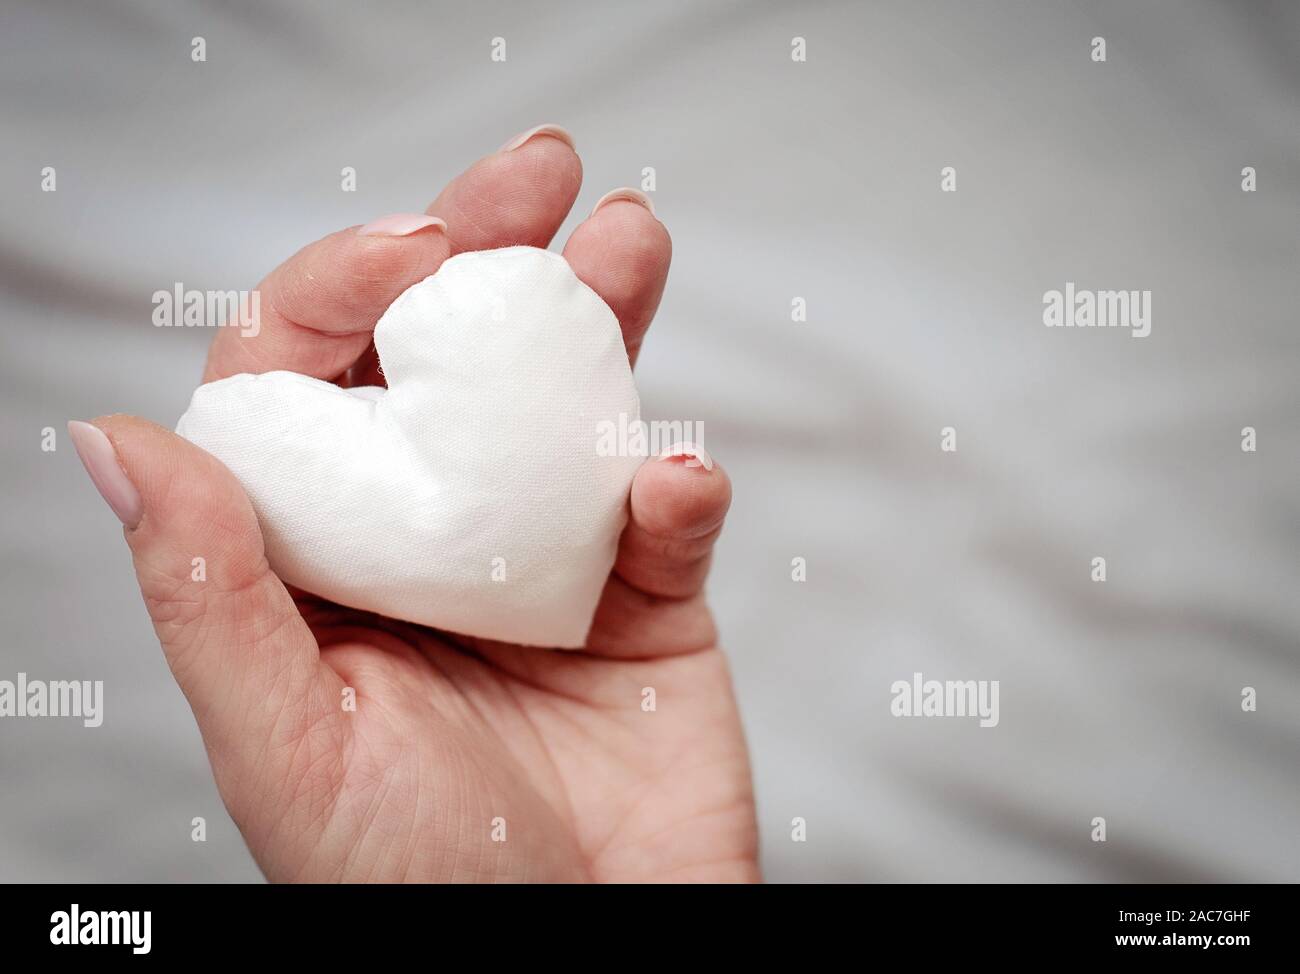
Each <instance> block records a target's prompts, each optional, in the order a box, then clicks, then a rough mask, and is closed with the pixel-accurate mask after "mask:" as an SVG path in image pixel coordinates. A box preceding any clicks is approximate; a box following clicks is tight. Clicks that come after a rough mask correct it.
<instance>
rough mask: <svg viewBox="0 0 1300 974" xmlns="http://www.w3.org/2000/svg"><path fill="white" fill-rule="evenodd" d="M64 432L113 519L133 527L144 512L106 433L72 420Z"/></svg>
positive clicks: (137, 494) (87, 424)
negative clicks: (112, 514)
mask: <svg viewBox="0 0 1300 974" xmlns="http://www.w3.org/2000/svg"><path fill="white" fill-rule="evenodd" d="M68 435H69V436H71V437H72V445H73V446H74V447H76V448H77V456H79V457H81V463H82V465H83V466H84V467H85V468H86V473H88V474H90V480H91V483H93V484H94V485H95V489H96V490H98V491H99V494H100V496H101V497H103V498H104V500H106V501H107V502H108V506H109V507H111V508H112V509H113V513H114V514H116V515H117V519H118V520H119V521H121V522H122V523H123V524H125V525H126V526H127V527H128V528H134V527H135V526H136V525H137V524H139V523H140V516H141V515H142V514H143V513H144V512H143V510H142V509H141V505H140V492H139V491H138V490H136V489H135V484H133V483H131V481H129V480H128V479H127V477H126V471H124V470H123V469H122V465H121V464H120V463H118V462H117V451H115V450H114V449H113V443H112V441H111V440H110V439H109V438H108V435H107V434H106V433H105V432H104V431H103V430H102V429H100V428H99V427H98V426H92V425H91V424H90V423H82V422H79V421H78V420H75V419H74V420H72V422H70V423H68Z"/></svg>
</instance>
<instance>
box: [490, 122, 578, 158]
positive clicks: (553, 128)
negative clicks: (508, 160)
mask: <svg viewBox="0 0 1300 974" xmlns="http://www.w3.org/2000/svg"><path fill="white" fill-rule="evenodd" d="M538 135H550V136H553V137H554V138H557V139H559V140H560V141H561V142H563V143H564V144H565V145H567V146H568V147H569V148H570V149H573V150H575V151H576V150H577V148H578V147H577V146H576V145H574V143H573V136H572V135H570V134H569V130H568V129H566V128H564V127H562V126H560V125H539V126H537V127H536V128H531V129H529V130H528V131H527V132H520V133H519V134H518V135H516V136H515V137H514V138H513V139H511V140H510V141H509V142H507V143H506V144H505V145H503V146H502V147H501V148H500V149H498V150H497V151H498V152H514V151H515V150H516V149H518V148H519V147H520V146H521V145H523V144H524V143H525V142H527V141H528V140H529V139H532V138H534V137H536V136H538Z"/></svg>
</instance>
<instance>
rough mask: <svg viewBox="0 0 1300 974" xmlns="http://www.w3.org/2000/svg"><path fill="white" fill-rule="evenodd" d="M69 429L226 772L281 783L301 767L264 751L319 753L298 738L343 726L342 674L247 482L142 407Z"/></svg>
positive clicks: (287, 755) (214, 756)
mask: <svg viewBox="0 0 1300 974" xmlns="http://www.w3.org/2000/svg"><path fill="white" fill-rule="evenodd" d="M68 432H69V434H70V436H71V437H72V442H73V444H74V446H75V447H76V449H77V455H78V456H80V457H81V461H82V463H83V464H84V465H85V467H86V471H87V473H89V474H90V479H91V480H92V481H93V482H94V484H95V486H96V488H98V490H99V492H100V494H102V495H103V497H104V499H105V500H106V501H107V502H108V504H109V506H110V507H111V508H112V509H113V512H114V513H115V514H116V515H117V516H118V518H119V519H120V520H121V521H122V523H123V525H125V528H126V530H125V535H126V542H127V544H128V545H129V546H130V548H131V553H132V556H133V559H134V561H135V572H136V576H137V578H138V580H139V582H140V591H141V593H142V594H143V595H144V602H145V606H146V607H147V608H148V610H149V615H150V616H151V617H152V619H153V624H154V631H155V632H156V633H157V634H158V640H159V642H161V643H162V648H163V653H164V654H165V655H166V657H167V663H168V665H169V666H170V667H171V670H172V674H173V675H174V676H175V677H176V681H177V682H178V683H179V684H180V687H181V690H182V691H183V692H184V693H185V696H186V698H187V699H188V700H189V702H190V707H191V708H192V709H193V711H194V716H195V718H196V719H197V720H198V723H199V729H200V730H201V731H202V733H203V738H204V741H205V743H206V744H207V748H208V753H209V756H210V758H211V760H212V764H213V770H214V771H215V772H216V774H217V780H218V784H221V783H222V779H223V777H224V776H225V775H226V774H227V773H228V774H230V775H231V776H232V778H231V779H228V780H234V778H238V779H239V780H240V781H244V782H248V779H249V778H250V777H252V778H254V779H259V778H260V779H262V780H263V781H266V780H267V779H266V778H263V776H264V775H266V776H269V780H271V781H275V780H277V779H278V780H279V781H284V780H285V777H286V775H287V774H288V773H289V772H291V771H292V770H293V769H292V768H290V767H285V766H279V767H270V766H266V763H267V762H272V763H273V762H274V761H277V760H279V761H291V760H292V755H294V754H295V753H297V752H299V751H300V750H309V751H315V750H316V749H315V748H308V749H300V748H298V747H296V746H294V745H296V744H297V743H298V742H300V741H301V740H302V737H303V736H304V735H305V734H307V733H309V732H313V733H314V732H321V731H324V732H326V733H330V732H333V733H338V732H339V730H338V728H339V726H340V724H341V721H339V720H338V719H330V718H329V716H328V715H329V714H330V713H331V712H332V713H334V714H335V715H336V718H337V714H338V712H339V709H340V708H339V703H338V700H339V688H340V687H341V686H342V682H341V681H340V680H339V678H338V677H337V676H335V675H334V674H333V672H332V671H330V670H329V669H328V668H327V667H326V666H325V665H324V664H322V663H321V660H320V650H319V648H318V647H317V645H316V640H315V639H314V637H313V636H312V634H311V631H310V630H309V629H308V627H307V624H306V623H305V622H304V621H303V618H302V616H301V614H300V613H299V612H298V608H297V606H296V605H295V604H294V601H293V599H292V597H291V596H290V595H289V593H288V591H287V590H286V589H285V587H284V584H283V583H282V582H281V581H280V579H279V578H277V577H276V576H275V575H274V574H273V573H272V572H271V570H270V567H269V566H268V565H267V562H266V557H265V552H264V548H263V544H262V533H261V530H260V529H259V527H258V524H257V517H256V515H255V514H254V513H253V507H252V504H251V503H250V502H249V500H248V497H247V495H246V494H245V493H244V490H243V488H242V487H241V486H240V485H239V482H238V481H237V480H235V477H234V475H233V474H232V473H231V472H230V471H229V470H227V469H226V467H225V466H224V465H222V464H221V463H220V462H219V461H218V460H217V459H216V458H215V457H213V456H212V455H210V454H208V453H206V452H204V451H203V450H201V449H199V448H198V447H197V446H195V445H194V444H192V443H189V442H188V441H186V440H183V439H181V438H180V437H179V436H176V435H175V434H174V433H171V432H170V431H168V430H166V429H163V428H162V427H161V426H156V425H155V424H153V423H149V422H146V421H144V420H142V419H136V418H135V417H133V416H105V417H101V418H99V419H97V420H95V422H94V424H91V423H81V422H71V423H69V424H68ZM333 684H337V686H334V685H333ZM317 753H319V752H317ZM248 760H255V761H257V762H258V763H257V765H256V766H253V767H250V766H248V765H247V764H246V763H245V762H247V761H248ZM248 783H250V784H251V783H252V782H248ZM232 797H235V796H231V795H226V799H227V802H228V803H229V802H230V801H231V799H232Z"/></svg>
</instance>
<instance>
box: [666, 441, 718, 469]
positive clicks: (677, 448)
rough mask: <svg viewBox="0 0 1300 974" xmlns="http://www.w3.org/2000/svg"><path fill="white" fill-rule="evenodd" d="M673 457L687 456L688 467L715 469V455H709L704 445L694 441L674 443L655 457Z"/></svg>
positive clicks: (667, 458)
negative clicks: (697, 444) (698, 444)
mask: <svg viewBox="0 0 1300 974" xmlns="http://www.w3.org/2000/svg"><path fill="white" fill-rule="evenodd" d="M673 457H685V458H686V466H688V467H703V468H704V469H705V470H712V469H713V457H711V456H709V454H708V451H707V450H705V449H704V447H702V446H696V445H695V444H694V443H674V444H673V445H672V446H670V447H669V448H668V449H666V450H664V452H663V453H661V454H659V456H657V457H655V459H656V460H669V459H672V458H673Z"/></svg>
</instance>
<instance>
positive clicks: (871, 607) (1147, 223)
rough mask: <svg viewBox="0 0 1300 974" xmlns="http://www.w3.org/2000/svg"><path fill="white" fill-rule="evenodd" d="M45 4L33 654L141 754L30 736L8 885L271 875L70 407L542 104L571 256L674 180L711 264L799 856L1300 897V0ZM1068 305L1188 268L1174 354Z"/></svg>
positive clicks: (27, 363) (27, 264)
mask: <svg viewBox="0 0 1300 974" xmlns="http://www.w3.org/2000/svg"><path fill="white" fill-rule="evenodd" d="M0 20H2V23H0V54H2V56H0V132H3V150H2V151H0V174H2V175H3V179H2V180H0V195H2V198H3V211H4V218H3V220H2V221H0V296H2V300H3V308H2V318H3V329H4V331H3V334H4V350H3V351H4V353H3V355H2V356H0V375H2V376H3V380H2V388H0V394H2V395H3V407H4V408H3V410H2V411H0V423H2V424H3V431H4V442H5V448H4V449H5V453H4V457H5V459H4V463H3V464H2V465H0V483H2V484H3V491H4V494H3V496H4V518H3V528H2V531H3V535H2V537H3V545H4V549H3V550H4V554H3V572H4V575H3V581H2V584H0V606H3V621H4V629H3V636H2V637H0V678H4V679H10V680H12V679H15V678H16V676H17V673H18V672H19V671H24V672H26V673H28V674H29V676H32V677H39V678H44V679H61V678H62V679H73V678H75V679H102V680H104V681H105V684H106V685H105V695H106V703H105V720H104V725H103V726H102V727H101V728H98V729H94V730H91V729H86V728H83V727H82V726H81V724H80V722H78V721H72V720H51V719H46V720H38V719H27V720H22V719H5V720H0V879H3V880H133V881H134V880H183V879H192V880H251V879H255V878H257V876H258V872H257V870H256V868H255V866H254V864H253V863H252V861H251V859H250V858H249V856H248V855H247V853H246V852H245V851H244V848H243V844H242V842H241V840H240V837H239V835H238V833H237V831H236V830H235V828H234V827H233V825H232V823H231V822H230V820H229V819H228V818H227V816H226V815H225V813H224V811H223V809H222V806H221V802H220V799H219V797H218V795H217V793H216V790H215V788H214V787H213V785H212V781H211V777H210V775H209V771H208V767H207V761H206V758H205V756H204V752H203V748H202V746H201V742H200V738H199V734H198V731H197V730H196V728H195V726H194V723H193V720H192V718H191V716H190V714H189V710H188V707H187V705H186V703H185V701H184V699H183V698H182V696H181V694H180V692H179V691H178V690H177V689H176V687H175V686H174V684H173V682H172V680H171V678H170V676H169V674H168V673H167V671H166V668H165V666H164V664H163V660H162V656H161V653H160V652H159V650H158V648H157V646H156V644H155V642H154V639H153V635H152V632H151V628H150V625H149V623H148V620H147V618H146V616H145V612H144V610H143V608H142V606H141V604H140V598H139V595H138V592H137V589H136V584H135V580H134V578H133V577H132V574H131V571H130V564H129V559H128V556H127V551H126V547H125V545H124V544H123V542H122V540H121V538H120V532H119V528H118V526H117V525H116V523H115V522H114V519H113V517H112V515H111V514H110V513H109V512H108V511H107V510H106V509H105V508H104V505H103V504H102V503H101V501H100V500H99V499H98V498H97V497H96V496H94V494H93V491H92V489H91V487H90V485H89V483H88V482H87V480H86V478H85V477H84V475H83V474H82V473H81V471H80V469H79V468H78V464H77V460H76V458H75V456H74V454H73V451H72V449H71V445H70V443H69V442H68V441H67V439H66V438H63V439H61V441H60V445H59V448H58V450H57V451H56V452H54V453H43V452H41V449H40V437H41V430H42V428H44V427H47V426H51V427H55V428H57V429H59V430H60V431H62V426H63V423H64V421H65V420H66V419H68V418H70V417H74V418H75V417H80V418H88V417H91V416H94V415H96V414H99V413H102V412H114V411H129V412H132V413H137V414H140V415H143V416H147V417H150V418H152V419H154V420H157V421H159V422H162V423H164V424H171V423H174V422H175V420H176V418H177V417H178V416H179V415H180V413H181V412H182V410H183V409H184V408H185V405H186V403H187V402H188V399H189V395H190V392H191V391H192V388H193V385H194V383H195V382H196V381H197V378H198V376H199V372H200V366H201V361H202V357H203V354H204V348H205V345H206V343H207V341H208V339H209V338H210V334H208V333H205V331H204V330H202V329H190V330H186V329H159V328H155V327H153V325H152V324H151V322H150V312H151V310H152V306H151V304H150V298H151V295H152V293H153V292H154V291H155V290H159V289H169V288H172V287H173V286H174V285H175V284H176V283H177V282H183V283H184V284H185V286H186V287H192V288H198V289H209V288H211V289H222V290H225V289H232V288H251V287H253V286H254V285H255V284H256V283H257V282H258V281H259V280H260V278H261V277H262V275H263V274H264V273H265V272H266V271H268V270H269V269H270V268H271V267H273V266H274V265H275V264H276V263H278V262H279V261H280V260H281V259H283V258H284V257H286V256H287V255H289V254H290V253H291V252H292V251H294V250H295V249H297V248H298V247H299V246H300V245H302V244H303V243H305V242H307V241H309V240H313V239H315V238H317V237H319V236H322V235H324V234H325V233H327V232H329V231H332V230H334V229H336V228H339V227H342V226H346V225H349V224H357V223H361V222H364V221H366V220H369V219H372V218H374V217H377V216H380V215H382V214H384V213H389V212H392V211H396V210H411V209H414V210H417V211H418V210H420V209H422V208H423V206H424V205H425V204H426V203H427V202H428V201H429V200H430V199H432V197H433V196H434V195H436V193H437V192H438V190H439V188H440V187H441V185H442V184H443V183H444V182H445V181H446V180H447V179H449V178H450V177H452V176H453V175H454V174H455V173H456V172H458V171H459V170H460V169H461V168H462V167H464V166H465V165H466V164H467V163H469V162H470V161H471V160H472V159H474V158H476V157H477V156H479V155H481V154H484V153H487V152H489V151H492V150H493V149H495V148H496V147H497V146H498V145H499V144H501V143H502V142H504V141H505V140H506V139H507V138H508V137H510V136H511V135H513V134H514V133H516V132H518V131H521V130H523V129H525V128H528V127H530V126H532V125H536V124H539V123H541V122H558V123H560V124H563V125H566V126H568V127H569V128H570V129H571V130H572V131H573V132H574V133H575V135H576V137H577V140H578V147H579V150H580V152H581V154H582V157H583V162H584V165H585V167H586V184H585V187H584V190H583V194H582V196H581V197H580V199H579V202H578V206H577V209H576V211H575V215H574V217H573V218H571V219H570V221H569V223H568V224H567V225H566V228H565V230H564V231H562V236H563V235H566V234H567V232H568V231H569V230H570V229H571V228H572V226H573V225H575V223H576V221H577V219H578V217H579V216H580V215H585V213H586V211H587V209H589V208H590V206H591V204H592V203H593V202H594V201H595V200H596V199H597V198H598V197H599V196H600V195H601V194H602V193H604V192H605V191H606V190H608V189H611V188H613V187H616V186H622V185H638V184H639V183H640V180H641V177H642V171H643V169H644V168H645V167H654V170H655V174H656V179H657V185H656V190H655V193H654V199H655V202H656V205H657V207H658V211H659V214H660V216H661V217H662V218H663V219H664V221H665V222H666V223H667V225H668V227H669V228H670V230H671V232H672V234H673V238H674V243H675V257H674V268H673V273H672V277H671V280H670V283H669V288H668V292H667V295H666V298H665V300H664V304H663V308H662V311H661V312H660V314H659V318H658V321H657V323H656V325H655V327H654V329H653V331H652V332H651V335H650V338H649V341H648V344H647V345H646V348H645V352H644V354H643V356H642V358H641V361H640V363H639V364H638V369H637V375H638V382H639V385H640V388H641V391H642V396H643V406H644V415H645V416H646V417H647V418H662V419H682V420H696V421H702V422H703V423H704V427H705V445H706V447H707V448H708V449H709V450H710V451H711V452H712V453H713V454H714V455H715V456H716V457H717V458H718V459H719V460H720V461H721V462H722V463H723V464H724V465H726V466H727V468H728V469H729V470H730V472H731V474H732V476H733V478H734V480H735V485H736V500H735V506H734V508H733V511H732V515H731V518H730V523H729V525H728V528H727V531H726V534H725V537H724V541H723V543H722V546H721V549H720V551H719V554H718V558H717V562H716V565H715V570H714V575H713V581H712V593H713V601H714V604H715V606H716V610H717V614H718V616H719V620H720V623H721V627H722V632H723V633H724V635H725V640H726V644H727V646H728V647H729V649H730V653H731V658H732V660H733V665H734V670H735V676H736V681H737V685H738V691H739V696H740V701H741V705H742V710H743V715H744V719H745V725H746V728H747V732H748V735H749V741H750V744H751V747H752V751H753V758H754V769H755V774H756V783H757V789H758V802H759V814H760V821H761V825H762V828H763V854H764V860H765V866H766V870H767V875H768V876H769V877H770V878H771V879H774V880H940V879H943V880H958V881H961V880H976V879H991V880H1075V879H1078V880H1104V879H1111V880H1175V881H1177V880H1202V879H1206V880H1208V879H1219V880H1292V881H1294V880H1297V879H1300V827H1298V825H1297V820H1298V818H1300V816H1298V815H1297V813H1298V812H1300V776H1298V775H1297V774H1296V769H1297V765H1298V761H1297V755H1298V753H1300V748H1298V745H1300V600H1297V598H1296V591H1297V583H1298V582H1300V568H1298V567H1297V566H1298V564H1300V557H1298V555H1297V542H1298V541H1300V510H1298V505H1297V487H1300V478H1298V477H1297V474H1298V473H1300V462H1298V459H1297V458H1298V457H1300V434H1298V433H1297V424H1298V423H1300V405H1298V399H1300V396H1298V394H1297V388H1296V385H1297V373H1298V371H1300V337H1298V329H1297V325H1298V322H1297V317H1298V315H1297V307H1300V301H1298V299H1300V274H1297V256H1298V250H1300V247H1298V238H1297V213H1300V152H1297V143H1298V133H1300V7H1298V6H1296V5H1294V4H1289V3H1275V4H1268V3H1242V4H1226V3H1207V2H1193V3H1172V2H1171V3H1143V4H1131V3H1120V2H1115V3H1101V4H1076V3H1070V4H1064V3H1041V4H1039V3H1017V2H1004V3H958V2H953V3H923V4H917V3H903V2H897V3H888V4H849V3H843V4H799V5H797V6H796V5H793V4H792V5H789V6H783V5H777V4H772V3H767V4H760V3H676V4H666V3H665V4H638V5H631V4H626V5H623V4H592V5H590V7H589V8H588V9H583V8H582V7H580V6H578V5H572V4H565V3H551V4H545V5H537V4H532V5H527V6H525V5H522V4H521V5H518V7H517V8H512V7H510V6H505V5H501V6H498V5H493V4H477V3H476V4H472V5H471V4H465V5H459V6H457V7H455V8H453V7H451V6H450V5H448V6H447V7H446V8H440V5H438V4H433V3H410V4H394V3H366V4H337V5H326V4H319V3H306V2H302V3H295V4H275V5H269V4H254V3H245V4H215V3H213V4H194V3H174V2H166V3H164V2H156V3H104V4H71V3H50V2H42V3H35V2H32V3H24V4H14V3H6V4H5V5H4V8H3V11H0ZM195 36H202V37H204V38H205V39H206V42H207V61H206V63H203V64H195V63H194V62H192V61H191V59H190V49H191V47H190V41H191V38H192V37H195ZM497 36H500V37H504V38H505V39H506V42H507V58H508V60H507V61H506V62H505V63H494V62H493V61H492V60H491V59H490V57H489V54H490V45H491V41H492V38H493V37H497ZM795 36H801V37H805V38H806V39H807V52H808V55H807V56H808V59H807V61H806V62H805V63H796V62H794V61H792V60H791V57H790V51H791V38H793V37H795ZM1095 36H1103V37H1105V38H1106V41H1107V61H1106V62H1105V63H1104V64H1099V63H1095V62H1093V61H1092V60H1091V59H1090V57H1089V52H1090V49H1091V47H1090V45H1091V39H1092V38H1093V37H1095ZM46 166H53V167H55V169H56V171H57V187H58V188H57V192H55V193H42V192H41V191H40V177H41V170H42V169H43V167H46ZM345 166H352V167H355V168H356V171H357V191H356V192H355V193H344V192H341V191H340V170H341V169H342V168H343V167H345ZM945 166H952V167H954V168H955V170H956V179H957V192H955V193H942V192H940V189H939V181H940V170H941V169H942V168H943V167H945ZM1245 166H1253V167H1255V168H1256V170H1257V173H1258V191H1257V192H1255V193H1243V192H1242V190H1241V175H1240V174H1241V170H1242V168H1243V167H1245ZM1067 281H1073V282H1076V283H1077V284H1078V286H1079V287H1086V288H1095V289H1109V288H1117V289H1118V288H1124V289H1136V290H1145V289H1149V290H1150V291H1151V292H1152V331H1151V335H1150V336H1149V337H1147V338H1144V339H1134V338H1131V337H1130V335H1129V334H1128V332H1127V331H1124V330H1120V329H1112V330H1106V331H1101V330H1075V329H1070V330H1066V329H1049V328H1045V327H1044V326H1043V324H1042V321H1041V314H1042V296H1043V293H1044V292H1045V291H1047V290H1050V289H1060V288H1063V287H1064V286H1065V284H1066V282H1067ZM795 297H802V298H804V299H805V300H806V302H807V309H808V313H807V318H808V320H807V321H806V322H793V321H791V302H792V300H793V299H794V298H795ZM945 426H951V427H954V428H955V429H956V431H957V437H958V440H957V443H958V450H957V452H956V453H955V454H946V453H943V452H941V451H940V449H939V441H940V430H941V429H942V428H943V427H945ZM1244 426H1253V427H1255V428H1256V430H1257V431H1258V451H1257V452H1256V453H1253V454H1250V453H1243V452H1242V450H1241V449H1240V436H1241V429H1242V427H1244ZM1095 556H1103V557H1105V558H1106V559H1107V566H1108V580H1107V581H1106V582H1105V583H1094V582H1092V581H1091V580H1090V571H1091V560H1092V559H1093V558H1094V557H1095ZM796 557H801V558H805V559H807V580H806V581H805V582H802V583H800V582H795V581H792V580H791V560H792V559H793V558H796ZM914 672H921V673H923V674H924V675H925V676H926V678H936V679H941V680H943V679H962V680H965V679H973V680H998V681H1000V688H1001V693H1000V723H999V725H998V726H997V727H996V728H991V729H980V728H979V727H978V725H977V724H976V723H975V722H974V721H971V720H937V719H932V720H907V719H899V718H895V717H892V716H891V715H890V710H889V702H890V699H891V698H890V690H889V688H890V684H891V683H892V682H893V681H895V680H898V679H910V678H911V675H912V674H913V673H914ZM1246 686H1251V687H1255V688H1256V690H1257V693H1258V701H1259V709H1258V711H1257V712H1255V713H1244V712H1243V711H1242V709H1241V706H1240V699H1241V691H1242V688H1243V687H1246ZM196 816H202V817H205V818H206V819H207V820H208V841H207V842H206V844H196V843H194V842H192V841H191V839H190V832H191V824H190V823H191V820H192V819H193V818H194V817H196ZM1098 816H1101V817H1104V818H1105V819H1106V821H1107V834H1108V841H1107V842H1106V843H1105V844H1100V843H1094V842H1092V841H1090V832H1091V822H1092V819H1093V818H1094V817H1098ZM796 817H802V818H804V819H805V820H806V822H807V841H806V842H804V843H797V842H793V841H791V837H790V829H791V821H792V819H794V818H796Z"/></svg>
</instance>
